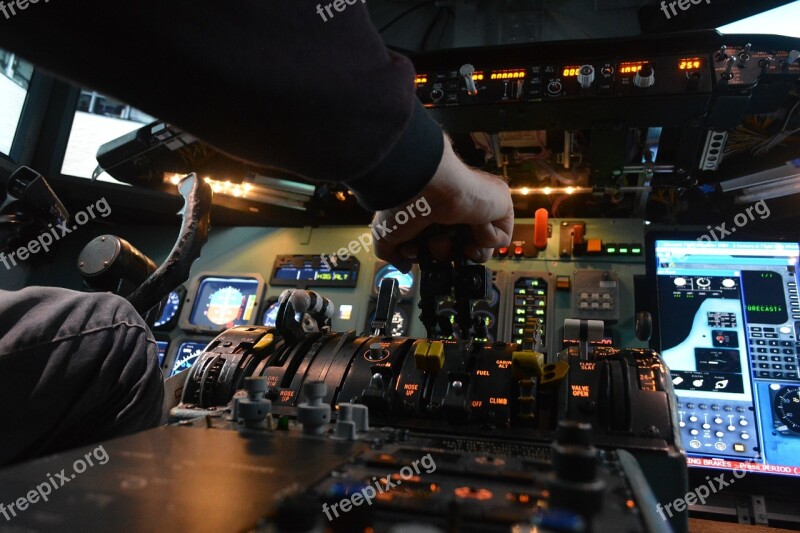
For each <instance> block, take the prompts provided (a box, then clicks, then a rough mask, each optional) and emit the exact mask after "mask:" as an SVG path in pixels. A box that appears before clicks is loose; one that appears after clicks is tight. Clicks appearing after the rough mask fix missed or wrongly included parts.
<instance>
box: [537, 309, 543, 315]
mask: <svg viewBox="0 0 800 533" xmlns="http://www.w3.org/2000/svg"><path fill="white" fill-rule="evenodd" d="M536 314H537V315H544V309H537V310H536Z"/></svg>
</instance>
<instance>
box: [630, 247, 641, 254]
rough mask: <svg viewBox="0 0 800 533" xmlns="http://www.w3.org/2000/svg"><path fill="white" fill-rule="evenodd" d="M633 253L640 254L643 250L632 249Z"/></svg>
mask: <svg viewBox="0 0 800 533" xmlns="http://www.w3.org/2000/svg"><path fill="white" fill-rule="evenodd" d="M631 253H633V254H640V253H642V249H641V248H638V247H634V248H631Z"/></svg>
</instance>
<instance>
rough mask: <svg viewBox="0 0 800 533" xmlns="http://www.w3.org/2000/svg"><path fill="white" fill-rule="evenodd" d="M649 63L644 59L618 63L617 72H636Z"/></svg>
mask: <svg viewBox="0 0 800 533" xmlns="http://www.w3.org/2000/svg"><path fill="white" fill-rule="evenodd" d="M646 64H647V63H646V62H644V61H636V62H630V63H620V64H619V65H617V72H619V73H620V74H636V73H637V72H639V71H640V70H642V67H643V66H645V65H646Z"/></svg>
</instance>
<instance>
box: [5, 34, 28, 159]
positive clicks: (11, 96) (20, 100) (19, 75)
mask: <svg viewBox="0 0 800 533" xmlns="http://www.w3.org/2000/svg"><path fill="white" fill-rule="evenodd" d="M32 74H33V65H31V64H30V63H28V62H27V61H24V60H22V59H20V58H19V57H18V56H16V55H15V54H12V53H10V52H6V51H5V50H0V109H2V110H3V111H2V113H0V152H2V153H4V154H6V155H8V154H9V153H11V144H12V143H13V142H14V136H15V135H16V133H17V126H18V125H19V120H20V117H21V116H22V108H23V106H24V105H25V99H26V98H27V96H28V86H29V85H30V83H31V75H32Z"/></svg>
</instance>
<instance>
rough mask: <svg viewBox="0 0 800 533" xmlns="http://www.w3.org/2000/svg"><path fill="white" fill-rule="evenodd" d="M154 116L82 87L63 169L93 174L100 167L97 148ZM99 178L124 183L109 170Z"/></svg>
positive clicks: (81, 174)
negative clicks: (113, 176)
mask: <svg viewBox="0 0 800 533" xmlns="http://www.w3.org/2000/svg"><path fill="white" fill-rule="evenodd" d="M154 120H155V119H154V118H153V117H151V116H150V115H147V114H145V113H142V112H141V111H139V110H138V109H135V108H133V107H131V106H129V105H127V104H124V103H122V102H119V101H117V100H114V99H112V98H109V97H107V96H104V95H102V94H100V93H97V92H94V91H87V90H84V91H81V96H80V99H79V100H78V108H77V110H76V111H75V120H74V121H73V123H72V131H71V132H70V135H69V142H68V143H67V151H66V154H65V155H64V163H63V164H62V166H61V173H62V174H65V175H67V176H76V177H79V178H91V177H92V173H93V172H94V170H95V168H97V158H96V156H97V149H98V148H99V147H100V146H101V145H103V144H105V143H107V142H108V141H113V140H114V139H117V138H119V137H122V136H123V135H125V134H126V133H130V132H131V131H134V130H136V129H138V128H141V127H142V126H143V125H145V124H148V123H150V122H152V121H154ZM98 180H100V181H108V182H111V183H121V182H119V181H117V180H115V179H114V178H112V177H110V176H109V175H108V174H106V173H103V174H100V176H99V177H98Z"/></svg>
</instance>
